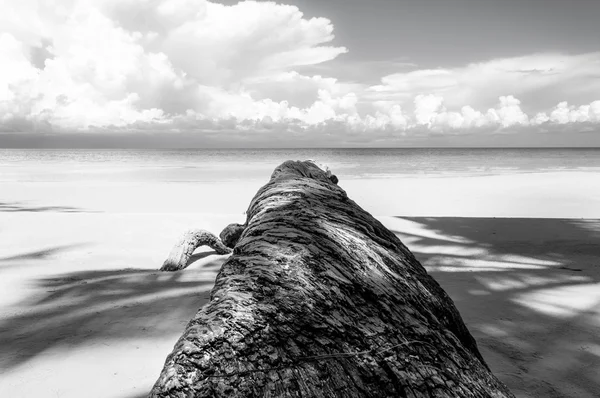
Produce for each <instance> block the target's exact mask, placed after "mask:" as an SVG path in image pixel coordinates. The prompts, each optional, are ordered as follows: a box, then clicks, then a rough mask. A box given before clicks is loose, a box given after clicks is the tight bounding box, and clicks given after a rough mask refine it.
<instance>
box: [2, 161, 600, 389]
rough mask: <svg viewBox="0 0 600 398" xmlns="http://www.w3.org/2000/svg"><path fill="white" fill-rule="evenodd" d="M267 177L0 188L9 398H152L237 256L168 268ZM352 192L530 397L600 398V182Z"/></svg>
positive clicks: (469, 181)
mask: <svg viewBox="0 0 600 398" xmlns="http://www.w3.org/2000/svg"><path fill="white" fill-rule="evenodd" d="M267 178H268V176H265V178H264V180H249V181H244V182H230V183H159V182H152V183H139V184H133V183H125V182H122V183H109V182H94V183H89V184H85V183H81V182H68V181H66V182H53V183H49V182H16V181H5V182H0V193H1V196H0V198H1V199H0V276H1V277H0V292H1V293H0V342H1V345H0V396H2V397H62V398H66V397H67V398H68V397H81V396H85V397H90V398H93V397H98V398H99V397H102V398H134V397H143V396H145V395H146V394H147V392H148V391H149V389H150V388H151V386H152V384H153V383H154V381H155V379H156V378H157V376H158V374H159V371H160V369H161V368H162V365H163V363H164V360H165V358H166V356H167V354H168V353H169V352H170V351H171V349H172V347H173V345H174V343H175V341H176V340H177V338H178V337H179V335H180V334H181V332H182V330H183V328H184V326H185V324H186V323H187V322H188V320H189V319H190V318H191V317H192V316H193V314H194V313H195V312H196V311H197V310H198V309H199V308H200V307H201V306H202V305H203V304H204V303H206V301H207V300H208V295H209V292H210V290H211V288H212V284H213V281H214V278H215V276H216V273H217V272H218V270H219V267H220V265H221V264H222V263H223V261H225V260H226V258H227V256H218V255H215V254H212V252H211V251H210V250H208V251H207V250H206V249H201V250H198V253H197V254H196V255H195V256H194V260H195V261H194V263H193V264H192V265H191V266H190V267H189V268H187V269H186V270H184V271H182V272H178V273H161V272H159V271H158V268H159V267H160V266H161V264H162V261H163V260H164V259H165V257H166V255H167V254H168V252H169V250H170V249H171V246H172V245H173V244H174V242H175V241H176V240H177V238H178V237H179V236H180V235H181V234H182V233H183V231H185V230H186V229H188V228H192V227H199V228H205V229H208V230H210V231H213V232H215V233H218V232H219V231H220V230H221V229H222V228H223V227H224V226H225V225H227V224H228V223H230V222H242V221H243V220H244V214H243V213H244V210H245V209H246V207H247V206H248V204H249V201H250V199H251V198H252V196H253V195H254V194H255V193H256V191H257V190H258V188H259V187H260V186H261V185H262V184H264V182H266V180H267ZM340 185H341V186H342V187H343V188H344V189H346V190H347V192H348V195H349V196H350V197H351V198H352V199H354V200H355V201H356V202H357V203H358V204H360V205H361V206H363V207H364V208H365V209H367V210H368V211H370V212H372V213H373V214H374V215H376V216H377V217H378V218H379V219H380V220H381V221H382V222H383V223H384V224H385V225H386V226H387V227H388V228H389V229H390V230H392V231H394V232H395V233H396V234H397V235H398V236H399V237H400V239H401V240H402V241H403V242H404V243H405V244H406V245H407V246H408V247H409V248H410V249H411V250H412V251H413V252H414V253H415V255H416V256H417V258H418V259H419V260H420V261H421V262H422V263H423V265H424V266H425V267H426V268H427V269H428V271H429V272H430V273H431V274H432V275H433V276H434V277H435V278H436V279H437V280H438V281H439V282H440V284H441V285H442V286H443V287H444V288H445V289H446V290H447V291H448V293H449V294H450V296H451V297H452V298H453V300H454V301H455V302H456V304H457V306H458V308H459V310H460V312H461V314H462V316H463V318H464V320H465V322H466V324H467V326H468V327H469V329H470V330H471V333H472V334H473V335H474V336H475V338H476V339H477V341H478V344H479V347H480V350H481V351H482V354H483V356H484V357H485V358H486V360H487V361H488V362H489V364H490V366H491V368H492V370H493V371H494V373H495V374H496V375H497V376H498V377H499V378H500V379H501V380H503V381H504V382H505V383H506V384H507V385H508V386H509V387H510V389H511V390H512V391H513V392H514V393H515V394H516V395H517V396H518V397H598V396H600V374H599V373H598V371H597V369H598V368H599V367H600V337H599V336H600V334H599V333H598V331H599V330H600V245H599V244H598V242H600V220H598V219H600V176H598V175H597V174H595V173H591V172H590V173H586V172H569V173H544V174H519V175H498V176H489V177H487V176H479V177H467V178H462V177H461V178H458V177H443V178H441V177H440V178H421V179H419V178H408V177H407V178H405V179H387V180H386V179H378V180H377V179H373V180H347V181H344V180H341V181H340ZM465 217H466V218H465ZM494 217H496V218H494ZM74 369H77V372H76V373H74ZM74 374H76V375H77V377H74V376H73V375H74Z"/></svg>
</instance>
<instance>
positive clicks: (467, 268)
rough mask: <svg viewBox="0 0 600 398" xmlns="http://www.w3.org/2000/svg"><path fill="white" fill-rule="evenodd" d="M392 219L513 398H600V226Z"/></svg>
mask: <svg viewBox="0 0 600 398" xmlns="http://www.w3.org/2000/svg"><path fill="white" fill-rule="evenodd" d="M395 221H396V222H397V223H399V225H400V226H402V225H404V226H407V228H398V230H396V231H394V232H395V233H396V234H397V235H398V236H399V237H400V239H401V240H402V241H403V242H404V243H405V244H406V245H407V246H408V247H409V248H410V249H411V251H412V252H413V253H414V254H415V256H416V257H417V258H418V259H419V261H421V263H422V264H423V265H424V266H425V267H426V268H427V269H428V271H429V273H430V274H431V275H432V276H433V277H434V278H436V279H437V280H438V282H439V283H440V284H441V285H442V287H443V288H444V289H445V290H446V291H447V292H448V294H449V295H450V296H451V297H452V299H453V300H454V302H455V303H456V305H457V307H458V309H459V311H460V313H461V315H462V316H463V319H464V320H465V323H466V324H467V326H468V327H469V329H470V330H471V333H472V334H473V335H474V336H475V338H476V339H477V341H478V343H479V347H480V349H481V350H482V353H483V355H484V357H486V358H488V361H490V363H491V364H492V367H493V368H494V367H496V368H495V369H493V370H494V371H495V373H496V374H497V375H498V376H499V377H500V378H501V379H502V380H503V381H504V382H505V383H506V384H507V385H508V386H509V387H511V389H512V390H513V391H514V392H515V393H519V394H524V396H532V397H548V398H552V397H575V396H577V397H598V396H600V373H599V372H598V369H599V368H600V333H599V332H600V295H599V294H598V293H596V292H597V291H598V289H599V284H598V283H599V282H600V220H559V219H482V218H477V219H475V218H400V217H398V218H397V219H396V220H395ZM392 224H394V221H392ZM415 230H416V231H417V232H415ZM495 363H496V364H497V365H496V366H494V364H495ZM507 363H508V364H512V365H511V366H507ZM517 386H521V388H522V390H520V391H519V387H517Z"/></svg>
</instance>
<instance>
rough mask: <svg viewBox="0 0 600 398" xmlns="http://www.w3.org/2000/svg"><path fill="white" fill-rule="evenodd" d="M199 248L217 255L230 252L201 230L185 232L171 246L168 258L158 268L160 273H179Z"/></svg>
mask: <svg viewBox="0 0 600 398" xmlns="http://www.w3.org/2000/svg"><path fill="white" fill-rule="evenodd" d="M200 246H208V247H210V248H212V249H213V250H214V251H215V252H217V254H229V253H231V250H230V249H229V248H228V247H226V246H225V245H224V244H223V242H221V240H220V239H219V238H217V237H216V236H215V235H214V234H212V233H211V232H209V231H206V230H203V229H192V230H189V231H187V232H186V233H185V234H184V235H183V236H182V237H181V239H180V240H179V241H178V242H177V243H176V244H175V246H173V249H171V252H170V253H169V256H168V257H167V259H166V260H165V262H164V263H163V265H162V267H161V268H160V270H161V271H179V270H182V269H184V268H185V267H187V265H188V262H189V260H190V257H191V256H192V254H193V253H194V250H196V249H197V248H198V247H200Z"/></svg>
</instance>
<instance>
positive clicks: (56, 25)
mask: <svg viewBox="0 0 600 398" xmlns="http://www.w3.org/2000/svg"><path fill="white" fill-rule="evenodd" d="M0 8H1V9H3V10H7V12H3V13H2V14H0V26H3V31H2V33H0V131H29V130H54V131H59V132H77V131H96V132H98V131H101V132H110V131H124V130H131V131H138V130H139V131H159V132H166V131H176V132H180V131H194V132H196V133H198V134H207V135H208V134H213V133H214V134H220V133H222V132H225V131H227V132H232V131H234V132H236V134H238V135H236V137H238V138H239V137H240V136H241V135H243V134H251V133H254V132H261V131H264V132H270V133H272V134H275V133H281V134H289V135H290V136H298V135H304V136H305V137H308V138H307V139H310V137H316V136H318V135H319V134H321V135H331V134H344V135H345V136H346V137H355V138H356V139H357V140H358V139H359V138H358V137H360V140H369V139H372V140H378V139H380V138H381V137H390V136H402V135H406V134H410V133H416V134H419V133H421V132H423V131H427V132H434V133H450V134H452V133H461V132H465V131H498V130H505V131H508V130H511V129H515V128H530V129H533V128H542V127H547V126H554V125H567V124H574V125H578V124H581V125H583V124H589V123H600V101H598V100H597V99H598V98H597V97H596V96H597V95H598V93H600V80H598V79H592V78H591V77H594V76H597V73H598V72H597V71H598V70H600V53H591V54H581V55H564V54H534V55H528V56H523V57H514V58H506V59H495V60H490V61H486V62H481V63H472V64H469V65H465V66H462V67H455V68H438V69H414V68H417V66H416V65H413V64H403V65H402V67H401V70H402V72H399V73H393V74H389V75H387V76H384V77H383V78H381V83H380V84H378V85H375V86H370V87H369V86H367V85H365V84H361V83H360V82H344V81H340V80H339V79H336V78H335V76H321V75H314V76H312V75H303V74H302V73H300V72H299V70H302V67H303V66H307V65H317V64H321V63H323V62H327V61H331V60H333V59H335V58H336V57H338V56H340V55H341V54H344V53H345V52H347V51H348V50H347V49H346V48H344V47H341V46H336V45H332V44H331V43H332V41H333V39H334V35H333V24H332V22H331V21H330V20H329V19H326V18H306V17H305V16H304V15H303V14H302V12H301V11H300V10H299V9H298V8H297V7H295V6H289V5H281V4H277V3H274V2H256V1H243V2H240V3H239V4H236V5H233V6H225V5H222V4H216V3H212V2H210V1H207V0H47V1H44V2H40V1H38V0H20V1H18V2H14V1H12V0H0ZM409 67H410V68H413V69H414V70H412V71H406V69H407V68H409ZM304 70H306V68H305V69H304ZM549 92H551V93H552V95H547V94H548V93H549ZM567 101H568V102H567ZM570 103H575V104H578V105H576V106H575V105H569V104H570ZM557 104H558V105H557Z"/></svg>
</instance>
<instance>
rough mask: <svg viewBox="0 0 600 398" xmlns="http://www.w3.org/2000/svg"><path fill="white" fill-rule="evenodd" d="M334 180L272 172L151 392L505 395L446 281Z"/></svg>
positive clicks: (298, 171) (309, 166) (307, 169)
mask: <svg viewBox="0 0 600 398" xmlns="http://www.w3.org/2000/svg"><path fill="white" fill-rule="evenodd" d="M335 182H337V178H336V179H335ZM335 182H334V179H332V178H331V175H330V173H327V172H325V171H323V170H321V169H320V168H319V167H318V166H316V164H315V163H313V162H292V161H287V162H285V163H283V164H282V165H280V166H279V167H277V168H276V169H275V171H274V172H273V174H272V176H271V179H270V181H269V182H268V183H267V184H266V185H265V186H263V187H262V188H261V189H260V190H259V191H258V193H257V194H256V196H255V197H254V199H253V200H252V201H251V203H250V207H249V209H248V212H247V222H246V228H245V229H244V231H243V233H242V234H241V236H240V239H239V241H238V242H237V244H236V245H235V249H234V251H233V254H232V255H231V257H230V258H229V259H228V260H227V261H226V262H225V263H224V264H223V267H222V269H221V271H220V272H219V274H218V276H217V278H216V282H215V286H214V288H213V290H212V292H211V297H210V302H209V303H208V304H207V305H205V306H204V307H203V308H202V309H200V310H199V311H198V313H197V314H196V315H195V316H194V318H193V319H192V320H191V321H190V322H189V324H188V325H187V327H186V328H185V331H184V332H183V335H182V336H181V338H180V339H179V341H177V343H176V345H175V348H174V350H173V352H172V353H171V354H170V355H169V356H168V357H167V360H166V363H165V366H164V368H163V370H162V372H161V374H160V376H159V378H158V380H157V382H156V384H155V386H154V388H153V389H152V391H151V393H150V396H151V397H219V396H223V397H377V398H379V397H513V395H512V394H511V393H510V391H508V389H507V388H506V387H505V386H504V385H503V384H502V383H501V382H500V381H499V380H498V379H496V377H494V375H493V374H492V373H491V372H490V371H489V369H488V367H487V365H486V364H485V362H484V360H483V358H482V357H481V355H480V353H479V351H478V349H477V345H476V343H475V340H474V339H473V337H472V336H471V334H470V333H469V331H468V330H467V327H466V326H465V324H464V323H463V321H462V318H461V316H460V314H459V313H458V310H457V309H456V307H455V306H454V303H453V302H452V300H451V299H450V297H448V295H447V294H446V292H444V290H442V288H441V287H440V286H439V285H438V283H437V282H436V281H435V280H434V279H433V278H432V277H430V276H429V275H428V274H427V272H426V270H425V269H424V268H423V266H421V264H420V263H419V262H418V261H417V260H416V259H415V257H414V256H413V254H412V253H411V252H410V251H409V250H408V249H407V248H406V246H404V245H403V244H402V242H400V240H399V239H398V238H397V237H396V236H395V235H394V234H393V233H391V232H390V231H389V230H387V229H386V228H385V227H384V226H383V225H382V224H381V223H380V222H379V221H377V220H376V219H375V218H373V217H372V216H371V215H370V214H369V213H367V212H366V211H364V210H363V209H362V208H360V206H358V205H357V204H356V203H354V202H353V201H352V200H350V199H349V198H348V197H347V195H346V193H345V192H344V190H343V189H342V188H340V187H339V186H337V185H336V184H335Z"/></svg>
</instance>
